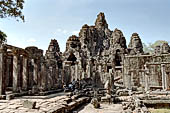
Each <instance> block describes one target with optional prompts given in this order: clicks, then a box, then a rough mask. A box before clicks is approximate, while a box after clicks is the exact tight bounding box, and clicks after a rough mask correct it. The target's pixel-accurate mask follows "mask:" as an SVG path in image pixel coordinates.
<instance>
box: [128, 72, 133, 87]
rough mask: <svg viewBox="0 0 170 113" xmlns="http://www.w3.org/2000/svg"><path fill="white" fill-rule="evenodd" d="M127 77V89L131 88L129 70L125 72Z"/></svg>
mask: <svg viewBox="0 0 170 113" xmlns="http://www.w3.org/2000/svg"><path fill="white" fill-rule="evenodd" d="M127 79H128V81H127V87H128V89H132V78H131V72H128V74H127Z"/></svg>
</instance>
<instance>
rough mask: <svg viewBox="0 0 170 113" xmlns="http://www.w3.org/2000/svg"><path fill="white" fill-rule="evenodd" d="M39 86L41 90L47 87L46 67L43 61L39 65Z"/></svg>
mask: <svg viewBox="0 0 170 113" xmlns="http://www.w3.org/2000/svg"><path fill="white" fill-rule="evenodd" d="M41 86H42V90H44V91H45V90H46V89H47V69H46V66H45V64H44V63H43V64H42V66H41Z"/></svg>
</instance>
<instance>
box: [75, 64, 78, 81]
mask: <svg viewBox="0 0 170 113" xmlns="http://www.w3.org/2000/svg"><path fill="white" fill-rule="evenodd" d="M77 79H78V62H76V64H75V80H76V81H77Z"/></svg>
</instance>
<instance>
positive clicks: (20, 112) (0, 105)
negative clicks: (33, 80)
mask: <svg viewBox="0 0 170 113" xmlns="http://www.w3.org/2000/svg"><path fill="white" fill-rule="evenodd" d="M49 96H51V95H49ZM52 97H53V98H49V99H31V98H35V97H34V96H32V97H31V96H29V99H27V98H28V97H26V96H25V97H20V98H16V99H13V100H0V113H25V112H27V113H46V112H49V111H50V110H54V109H57V108H59V107H62V105H63V104H66V103H64V99H66V95H65V94H64V93H58V94H55V97H54V94H53V95H52ZM41 98H43V97H41ZM24 100H29V101H32V102H34V101H35V102H36V109H29V108H24V107H23V104H22V103H23V101H24ZM63 106H64V105H63Z"/></svg>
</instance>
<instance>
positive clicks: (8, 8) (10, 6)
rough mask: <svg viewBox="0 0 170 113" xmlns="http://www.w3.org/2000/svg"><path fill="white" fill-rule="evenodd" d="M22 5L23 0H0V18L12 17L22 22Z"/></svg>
mask: <svg viewBox="0 0 170 113" xmlns="http://www.w3.org/2000/svg"><path fill="white" fill-rule="evenodd" d="M23 4H24V0H0V18H7V17H14V18H15V19H16V20H17V21H19V19H21V20H22V21H24V15H23V14H22V9H23Z"/></svg>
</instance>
